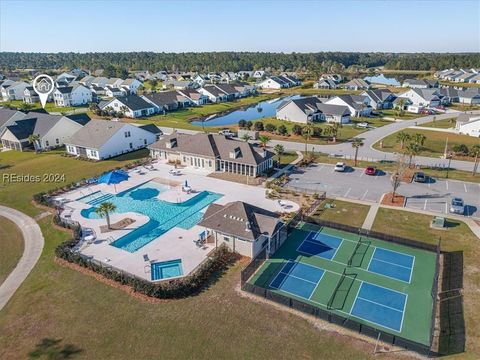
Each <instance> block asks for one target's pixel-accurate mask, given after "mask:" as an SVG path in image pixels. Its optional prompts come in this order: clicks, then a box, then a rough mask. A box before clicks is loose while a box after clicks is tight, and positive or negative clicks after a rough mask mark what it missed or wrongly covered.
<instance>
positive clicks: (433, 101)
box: [399, 89, 442, 107]
mask: <svg viewBox="0 0 480 360" xmlns="http://www.w3.org/2000/svg"><path fill="white" fill-rule="evenodd" d="M399 96H400V97H402V98H406V99H409V100H411V102H412V105H414V106H420V107H426V106H428V107H436V106H439V105H440V103H441V97H442V96H441V95H440V92H439V90H438V89H410V90H408V91H407V92H405V93H403V94H400V95H399Z"/></svg>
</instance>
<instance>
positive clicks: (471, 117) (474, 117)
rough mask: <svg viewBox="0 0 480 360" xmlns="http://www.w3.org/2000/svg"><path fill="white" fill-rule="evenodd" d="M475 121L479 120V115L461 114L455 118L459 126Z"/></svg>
mask: <svg viewBox="0 0 480 360" xmlns="http://www.w3.org/2000/svg"><path fill="white" fill-rule="evenodd" d="M477 120H480V114H469V113H461V114H460V115H458V116H457V120H456V122H457V123H460V124H465V123H468V122H471V121H477Z"/></svg>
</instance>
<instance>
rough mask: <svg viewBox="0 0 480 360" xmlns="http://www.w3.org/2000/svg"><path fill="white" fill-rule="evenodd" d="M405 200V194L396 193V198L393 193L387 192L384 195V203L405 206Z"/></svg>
mask: <svg viewBox="0 0 480 360" xmlns="http://www.w3.org/2000/svg"><path fill="white" fill-rule="evenodd" d="M405 200H406V198H405V196H403V195H399V194H395V198H393V193H387V194H385V195H383V198H382V205H390V206H398V207H404V206H405Z"/></svg>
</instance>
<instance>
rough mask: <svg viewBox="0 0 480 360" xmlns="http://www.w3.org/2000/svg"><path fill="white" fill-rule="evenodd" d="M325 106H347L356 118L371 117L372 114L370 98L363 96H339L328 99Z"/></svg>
mask: <svg viewBox="0 0 480 360" xmlns="http://www.w3.org/2000/svg"><path fill="white" fill-rule="evenodd" d="M325 104H330V105H341V106H346V107H347V108H348V110H349V111H350V114H351V116H354V117H360V116H370V114H371V113H372V107H371V106H370V100H369V98H368V97H366V96H361V95H339V96H335V97H333V98H331V99H328V100H327V101H326V102H325Z"/></svg>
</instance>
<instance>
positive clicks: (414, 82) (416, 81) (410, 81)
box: [403, 79, 428, 86]
mask: <svg viewBox="0 0 480 360" xmlns="http://www.w3.org/2000/svg"><path fill="white" fill-rule="evenodd" d="M403 83H404V84H406V85H418V86H421V85H424V86H426V85H428V84H427V82H426V81H424V80H420V79H405V81H404V82H403Z"/></svg>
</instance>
